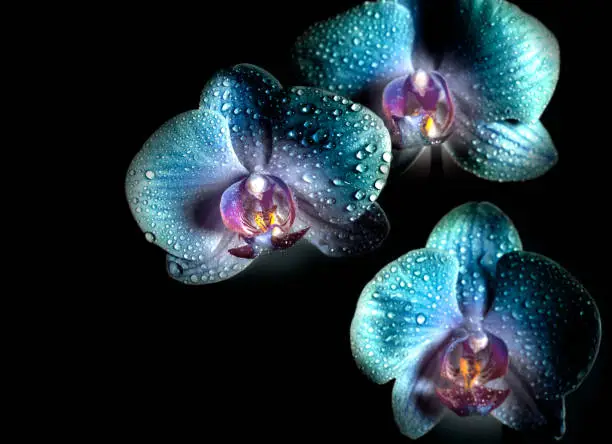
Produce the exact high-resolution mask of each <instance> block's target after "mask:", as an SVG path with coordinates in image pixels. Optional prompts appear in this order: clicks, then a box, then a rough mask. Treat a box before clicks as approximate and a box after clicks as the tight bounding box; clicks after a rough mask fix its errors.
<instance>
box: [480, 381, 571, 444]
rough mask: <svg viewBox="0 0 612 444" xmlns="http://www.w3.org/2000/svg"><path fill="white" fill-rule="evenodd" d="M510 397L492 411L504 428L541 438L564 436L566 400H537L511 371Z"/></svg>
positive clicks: (508, 384)
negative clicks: (538, 435)
mask: <svg viewBox="0 0 612 444" xmlns="http://www.w3.org/2000/svg"><path fill="white" fill-rule="evenodd" d="M504 379H505V383H506V387H509V388H510V395H508V398H506V400H505V401H504V403H503V404H502V405H500V406H499V407H497V408H496V409H495V410H493V411H492V412H491V415H493V416H494V417H495V418H497V419H498V420H499V421H500V422H501V423H503V424H504V425H506V426H508V427H510V428H513V429H515V430H519V431H537V432H539V434H540V435H541V436H546V437H547V438H550V437H555V438H557V439H559V438H560V437H562V436H563V434H564V433H565V398H564V397H563V396H561V397H560V398H559V399H555V400H550V401H547V400H538V401H536V400H534V399H533V396H532V393H531V388H530V387H526V386H525V384H524V382H522V381H521V380H520V378H518V377H516V375H514V374H513V372H512V370H511V371H510V373H509V374H508V375H506V377H505V378H504Z"/></svg>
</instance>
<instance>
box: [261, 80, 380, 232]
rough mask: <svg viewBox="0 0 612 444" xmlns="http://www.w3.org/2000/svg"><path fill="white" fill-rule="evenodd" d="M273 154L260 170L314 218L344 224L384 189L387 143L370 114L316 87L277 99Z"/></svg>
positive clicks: (290, 93)
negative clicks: (303, 202)
mask: <svg viewBox="0 0 612 444" xmlns="http://www.w3.org/2000/svg"><path fill="white" fill-rule="evenodd" d="M272 134H273V137H274V142H273V148H272V149H273V150H272V155H271V157H270V161H269V163H268V165H266V166H265V168H264V169H263V170H262V172H265V173H267V174H271V175H274V176H277V177H280V178H281V179H282V180H283V181H284V182H285V183H286V184H287V185H289V186H290V187H291V189H292V191H293V192H294V193H295V194H296V196H298V197H301V198H302V199H304V200H307V201H308V202H309V204H310V205H311V206H312V208H313V209H314V210H315V211H316V215H317V216H318V217H320V218H322V219H323V220H325V221H328V222H331V223H334V224H347V223H350V222H353V221H354V220H355V218H357V217H359V216H360V215H361V214H363V213H364V212H365V211H366V209H367V208H368V206H369V205H370V204H371V203H372V202H374V201H375V200H376V199H377V198H378V195H379V194H380V191H381V190H382V189H383V187H384V186H385V184H386V181H387V177H388V175H389V162H390V161H391V140H390V138H389V133H388V132H387V130H386V129H385V126H384V124H383V122H382V120H381V119H380V118H379V117H378V116H376V114H374V113H373V112H372V111H370V110H369V109H367V108H365V107H363V106H361V105H358V104H356V103H353V102H351V101H350V100H347V99H344V98H342V97H340V96H336V95H333V94H332V93H329V92H326V91H323V90H320V89H316V88H291V89H290V90H289V91H287V92H286V93H285V94H284V95H283V96H282V98H281V99H280V100H279V107H278V109H277V113H276V116H275V117H274V126H273V128H272Z"/></svg>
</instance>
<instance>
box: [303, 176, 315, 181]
mask: <svg viewBox="0 0 612 444" xmlns="http://www.w3.org/2000/svg"><path fill="white" fill-rule="evenodd" d="M314 179H315V177H314V176H312V175H310V174H304V175H303V176H302V180H303V181H304V182H306V183H312V182H313V180H314Z"/></svg>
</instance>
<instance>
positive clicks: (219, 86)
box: [200, 64, 281, 171]
mask: <svg viewBox="0 0 612 444" xmlns="http://www.w3.org/2000/svg"><path fill="white" fill-rule="evenodd" d="M280 90H281V84H280V83H279V82H278V80H276V78H274V77H273V76H272V74H270V73H268V72H267V71H264V70H263V69H261V68H259V67H257V66H254V65H247V64H242V65H236V66H234V67H233V68H231V69H225V70H221V71H219V72H217V73H216V74H215V75H214V77H213V78H212V79H210V80H209V81H208V83H206V85H205V86H204V90H203V91H202V95H201V97H200V108H206V109H211V110H213V111H217V112H218V113H220V114H221V115H223V116H224V117H225V118H226V119H227V121H228V126H229V128H230V136H231V140H232V145H233V146H234V150H235V151H236V154H237V156H238V158H239V159H240V161H241V162H242V164H243V165H244V166H245V167H246V168H247V169H248V170H249V171H253V170H254V169H255V167H256V166H257V165H262V164H265V163H266V161H267V158H268V157H269V155H270V151H271V144H272V137H271V134H270V123H269V121H268V115H269V114H270V107H271V106H272V103H273V102H274V100H275V93H276V92H278V91H280Z"/></svg>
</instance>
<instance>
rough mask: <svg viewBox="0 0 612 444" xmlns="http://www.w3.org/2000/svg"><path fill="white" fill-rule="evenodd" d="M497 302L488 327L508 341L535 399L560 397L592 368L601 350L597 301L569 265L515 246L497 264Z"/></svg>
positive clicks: (515, 363)
mask: <svg viewBox="0 0 612 444" xmlns="http://www.w3.org/2000/svg"><path fill="white" fill-rule="evenodd" d="M496 282H497V288H496V291H495V300H494V303H493V308H492V310H491V311H490V312H489V314H488V315H487V317H486V319H485V321H484V324H483V326H484V328H486V329H487V330H488V331H490V332H492V333H493V334H495V335H497V336H498V337H500V338H501V339H503V341H504V342H505V343H506V345H507V346H508V351H509V355H510V363H511V366H512V368H513V371H514V373H515V374H516V375H517V377H519V379H520V380H521V381H523V383H524V384H525V386H526V387H528V388H529V390H530V391H531V392H532V394H533V398H534V399H535V400H559V399H561V397H562V396H563V395H565V394H567V393H569V392H571V391H573V390H575V389H576V388H577V387H578V385H579V384H580V383H581V381H582V380H583V379H584V378H585V376H586V375H587V374H588V373H589V371H590V369H591V367H592V366H593V363H594V361H595V358H596V356H597V353H598V350H599V342H600V338H601V320H600V316H599V312H598V310H597V307H596V305H595V302H594V301H593V299H592V298H591V296H590V295H589V294H588V293H587V291H586V290H585V289H584V287H582V285H580V283H578V282H577V281H576V279H574V277H573V276H571V275H570V274H569V273H568V272H567V270H565V269H563V268H562V267H561V266H560V265H558V264H557V263H555V262H553V261H552V260H550V259H548V258H546V257H544V256H540V255H538V254H535V253H527V252H524V251H517V252H513V253H508V254H506V255H504V256H503V257H502V258H501V259H500V261H499V262H498V264H497V273H496Z"/></svg>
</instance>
